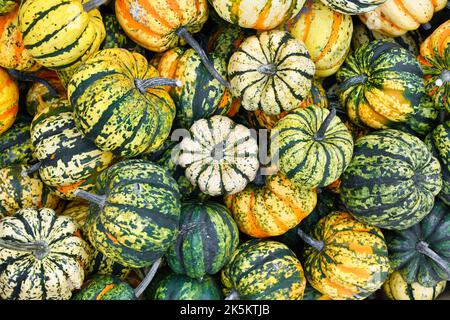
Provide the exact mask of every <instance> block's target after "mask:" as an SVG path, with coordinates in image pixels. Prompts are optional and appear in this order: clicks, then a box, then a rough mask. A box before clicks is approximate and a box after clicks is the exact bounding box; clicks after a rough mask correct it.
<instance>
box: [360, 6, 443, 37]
mask: <svg viewBox="0 0 450 320" xmlns="http://www.w3.org/2000/svg"><path fill="white" fill-rule="evenodd" d="M446 4H447V0H387V1H386V2H385V3H383V4H382V5H381V6H379V7H378V8H375V9H374V10H372V11H370V12H367V13H364V14H362V15H360V16H359V17H360V19H361V21H362V22H364V23H365V24H366V25H367V26H368V27H369V28H370V29H372V30H375V31H378V32H380V33H384V34H386V35H389V36H392V37H398V36H401V35H403V34H405V33H406V32H408V31H411V30H416V29H418V28H419V27H420V25H421V24H424V23H427V22H429V21H430V20H431V18H432V17H433V14H434V13H435V12H437V11H439V10H441V9H443V8H444V7H445V5H446Z"/></svg>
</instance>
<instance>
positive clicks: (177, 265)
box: [166, 201, 239, 279]
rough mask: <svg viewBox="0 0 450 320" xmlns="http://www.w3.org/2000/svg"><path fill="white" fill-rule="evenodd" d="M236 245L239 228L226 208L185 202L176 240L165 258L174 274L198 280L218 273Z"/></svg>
mask: <svg viewBox="0 0 450 320" xmlns="http://www.w3.org/2000/svg"><path fill="white" fill-rule="evenodd" d="M238 243H239V232H238V228H237V226H236V223H235V222H234V220H233V218H231V214H230V212H229V211H228V209H227V208H226V207H224V206H223V205H221V204H218V203H216V202H200V203H197V202H192V201H191V202H185V203H183V204H182V206H181V215H180V231H179V234H178V237H177V239H176V240H175V241H174V242H173V244H172V245H171V246H170V248H169V250H168V252H167V254H166V258H167V262H168V264H169V266H170V268H171V269H172V270H173V271H174V272H175V273H178V274H184V275H187V276H189V277H191V278H196V279H201V278H202V277H203V276H205V275H207V274H209V275H213V274H216V273H217V272H219V271H220V269H222V267H223V266H224V265H225V264H226V263H227V262H228V260H229V259H230V257H231V255H232V254H233V252H234V251H235V250H236V248H237V246H238Z"/></svg>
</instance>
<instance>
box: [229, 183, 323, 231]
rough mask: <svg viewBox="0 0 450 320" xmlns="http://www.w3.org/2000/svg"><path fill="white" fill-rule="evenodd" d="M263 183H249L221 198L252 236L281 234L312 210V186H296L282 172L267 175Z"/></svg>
mask: <svg viewBox="0 0 450 320" xmlns="http://www.w3.org/2000/svg"><path fill="white" fill-rule="evenodd" d="M266 180H267V181H266V182H265V185H263V186H257V185H254V184H249V185H247V187H246V188H245V189H244V190H243V191H241V192H239V193H236V194H232V195H226V196H225V197H224V201H225V205H226V206H227V207H228V209H230V211H231V213H232V215H233V218H234V220H235V221H236V223H237V225H238V228H239V230H240V231H241V232H243V233H245V234H248V235H250V236H252V237H255V238H266V237H274V236H278V235H281V234H284V233H285V232H287V231H288V230H290V229H292V228H293V227H295V226H296V225H297V224H299V223H300V222H301V221H302V220H303V219H304V218H305V217H307V216H308V215H309V214H310V213H311V212H312V211H313V209H314V207H315V206H316V203H317V193H316V190H314V189H309V188H298V187H296V186H295V185H294V184H293V183H292V182H291V181H290V180H288V179H287V178H286V177H285V176H283V175H282V174H277V175H272V176H269V177H268V178H267V179H266Z"/></svg>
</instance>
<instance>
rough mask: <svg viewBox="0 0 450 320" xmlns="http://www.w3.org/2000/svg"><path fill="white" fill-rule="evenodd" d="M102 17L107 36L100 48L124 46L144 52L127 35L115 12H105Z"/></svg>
mask: <svg viewBox="0 0 450 320" xmlns="http://www.w3.org/2000/svg"><path fill="white" fill-rule="evenodd" d="M102 18H103V23H104V25H105V31H106V36H105V40H104V41H103V43H102V45H101V46H100V49H109V48H124V49H128V50H130V51H138V52H140V53H141V54H144V53H143V51H144V50H143V49H142V48H141V47H139V46H138V45H137V44H136V43H134V42H133V41H131V39H130V38H128V37H127V35H126V34H125V32H124V31H123V29H122V27H121V26H120V23H119V21H117V19H116V16H115V15H114V14H104V15H102Z"/></svg>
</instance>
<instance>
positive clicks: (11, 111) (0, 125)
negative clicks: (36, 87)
mask: <svg viewBox="0 0 450 320" xmlns="http://www.w3.org/2000/svg"><path fill="white" fill-rule="evenodd" d="M18 111H19V88H18V86H17V84H16V83H15V82H14V80H13V79H12V78H11V77H10V76H9V74H8V72H6V70H5V69H2V68H0V134H2V133H3V132H5V131H6V130H8V129H9V128H10V127H11V126H12V125H13V123H14V120H15V119H16V115H17V112H18Z"/></svg>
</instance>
